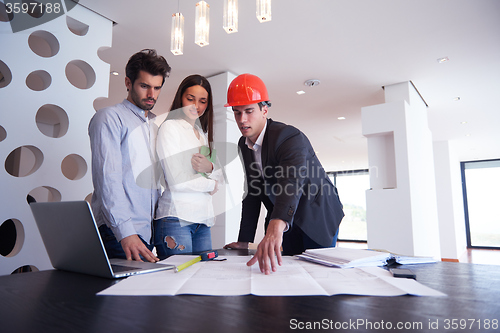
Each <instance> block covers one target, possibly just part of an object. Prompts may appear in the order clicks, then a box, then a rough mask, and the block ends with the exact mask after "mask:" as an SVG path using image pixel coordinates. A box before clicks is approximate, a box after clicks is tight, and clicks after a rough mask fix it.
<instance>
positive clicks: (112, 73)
mask: <svg viewBox="0 0 500 333" xmlns="http://www.w3.org/2000/svg"><path fill="white" fill-rule="evenodd" d="M111 75H114V76H118V75H120V73H118V72H117V71H112V72H111Z"/></svg>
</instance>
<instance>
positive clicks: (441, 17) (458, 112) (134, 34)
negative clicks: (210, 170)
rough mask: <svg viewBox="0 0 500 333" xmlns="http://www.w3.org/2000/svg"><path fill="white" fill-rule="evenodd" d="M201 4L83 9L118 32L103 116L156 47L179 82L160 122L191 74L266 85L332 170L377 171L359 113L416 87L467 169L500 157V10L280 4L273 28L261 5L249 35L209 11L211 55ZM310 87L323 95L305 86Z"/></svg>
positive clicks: (249, 6) (109, 54)
mask: <svg viewBox="0 0 500 333" xmlns="http://www.w3.org/2000/svg"><path fill="white" fill-rule="evenodd" d="M197 1H198V0H182V1H175V0H168V1H166V0H147V1H138V0H135V1H134V0H106V1H102V0H80V4H82V5H84V6H86V7H88V8H90V9H92V10H94V11H95V12H97V13H100V14H101V15H103V16H105V17H107V18H109V19H111V20H113V21H114V22H116V23H117V24H116V25H115V26H114V28H113V46H112V47H111V48H109V49H105V50H102V51H100V52H99V56H100V57H101V59H103V60H104V61H106V62H108V63H110V64H111V70H112V71H118V72H120V74H121V75H120V76H111V77H110V93H109V98H107V99H102V100H98V101H96V102H95V103H94V104H95V107H96V108H100V107H103V106H107V105H111V104H115V103H118V102H120V101H121V100H122V99H123V98H124V97H125V96H126V91H125V87H124V83H123V82H124V75H123V74H124V67H125V64H126V62H127V60H128V58H129V57H130V55H132V54H133V53H135V52H137V51H139V50H141V49H143V48H155V49H156V50H157V51H158V52H159V53H160V54H162V55H164V56H165V57H166V58H167V60H168V62H169V64H170V65H171V66H172V73H171V75H170V78H169V79H167V81H166V83H165V86H164V88H163V90H162V94H161V95H160V100H159V102H158V104H157V106H156V107H155V110H154V111H156V112H158V113H163V112H165V111H166V110H167V109H168V107H169V105H170V103H171V100H172V97H173V94H174V92H175V89H176V88H177V86H178V84H179V83H180V81H181V80H182V79H183V78H184V77H185V76H187V75H189V74H194V73H198V74H202V75H205V76H211V75H215V74H218V73H221V72H225V71H230V72H233V73H235V74H241V73H252V74H255V75H258V76H259V77H261V78H262V79H263V80H264V82H265V83H266V85H267V87H268V90H269V96H270V99H271V101H272V102H273V106H272V108H271V109H270V117H271V118H273V119H275V120H279V121H283V122H286V123H289V124H292V125H295V126H296V127H298V128H300V129H301V130H302V131H303V132H305V133H306V134H307V135H308V137H309V138H310V140H311V142H312V143H313V146H314V147H315V150H316V151H317V153H318V155H319V157H320V160H321V161H322V162H323V165H324V167H325V169H326V170H327V171H336V170H351V169H360V168H367V167H368V160H367V147H366V139H365V138H364V137H363V136H362V134H361V108H362V107H365V106H370V105H375V104H380V103H383V102H384V94H383V89H382V87H383V86H386V85H390V84H394V83H399V82H403V81H409V80H411V81H412V82H413V83H414V84H415V86H416V87H417V89H418V90H419V91H420V93H421V94H422V96H423V98H424V99H425V101H426V102H427V104H428V105H429V107H428V117H429V127H430V129H431V131H432V134H433V139H434V140H435V141H438V140H439V141H440V140H451V141H452V142H454V145H455V146H456V147H458V148H459V151H458V156H459V158H460V159H461V160H462V161H464V160H476V159H491V158H500V131H499V130H498V128H499V125H500V108H499V106H498V105H499V103H498V101H497V100H496V98H498V97H500V1H498V0H481V1H472V0H377V1H373V0H307V1H306V0H274V1H273V3H272V14H273V16H272V21H270V22H266V23H259V22H258V20H257V18H256V16H255V0H240V1H239V31H238V32H237V33H234V34H226V32H225V31H224V30H223V29H222V15H223V14H222V11H223V0H207V2H208V3H209V5H210V22H211V27H210V45H208V46H205V47H203V48H201V47H199V46H198V45H196V44H194V15H195V9H194V8H195V4H196V2H197ZM178 8H179V9H180V12H181V13H182V14H183V15H184V17H185V30H186V34H185V35H186V37H185V44H184V55H181V56H174V55H173V54H172V53H171V52H170V25H171V15H172V14H173V13H175V12H177V11H178ZM442 57H448V58H449V61H448V62H446V63H439V62H438V61H437V59H438V58H442ZM308 79H318V80H320V81H321V84H320V85H319V86H316V87H306V86H305V85H304V81H306V80H308ZM298 90H304V91H306V94H304V95H301V96H299V95H297V94H296V91H298ZM455 97H460V101H455V100H454V98H455ZM340 116H343V117H345V118H346V119H345V120H338V119H337V118H338V117H340ZM461 122H467V123H466V124H461Z"/></svg>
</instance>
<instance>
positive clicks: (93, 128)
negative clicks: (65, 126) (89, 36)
mask: <svg viewBox="0 0 500 333" xmlns="http://www.w3.org/2000/svg"><path fill="white" fill-rule="evenodd" d="M169 74H170V66H169V65H168V63H167V61H166V60H165V58H163V57H162V56H159V55H157V54H156V51H155V50H150V49H146V50H142V51H141V52H138V53H136V54H134V55H132V57H130V59H129V61H128V63H127V66H126V78H125V86H126V87H127V91H128V96H127V98H126V99H125V100H124V101H123V102H122V103H119V104H116V105H114V106H111V107H107V108H104V109H101V110H99V111H97V113H96V114H95V115H94V117H92V119H91V120H90V124H89V136H90V145H91V150H92V181H93V184H94V193H93V195H92V211H93V213H94V216H95V219H96V222H97V225H98V226H99V232H100V233H101V237H102V240H103V242H104V245H105V247H106V252H107V253H108V256H109V257H110V258H126V259H129V260H132V259H134V260H141V259H144V260H147V261H150V262H155V261H158V258H156V256H155V255H154V254H153V253H152V252H151V250H152V249H153V245H151V237H152V233H151V230H152V227H151V224H152V220H153V217H154V212H155V209H156V205H157V201H158V198H159V196H160V182H159V175H160V173H159V172H158V171H157V169H156V167H157V165H158V163H157V158H156V149H155V144H156V133H157V129H158V128H157V125H155V124H154V121H153V120H154V118H155V117H156V116H155V115H154V114H153V113H151V112H150V111H151V109H153V107H154V105H155V103H156V101H157V99H158V95H159V94H160V91H161V88H162V86H163V84H164V82H165V78H166V77H168V75H169Z"/></svg>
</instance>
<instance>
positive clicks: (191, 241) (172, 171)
mask: <svg viewBox="0 0 500 333" xmlns="http://www.w3.org/2000/svg"><path fill="white" fill-rule="evenodd" d="M213 118H214V115H213V106H212V89H211V88H210V84H209V82H208V80H207V79H206V78H205V77H203V76H201V75H190V76H188V77H186V78H185V79H184V80H183V81H182V82H181V84H180V86H179V88H178V89H177V92H176V94H175V97H174V100H173V102H172V106H171V107H170V112H169V114H168V116H167V118H166V120H165V121H164V122H163V123H162V125H161V126H160V128H159V130H158V138H157V148H156V149H157V153H158V158H159V159H160V163H161V166H162V169H163V174H164V176H165V180H166V188H165V191H164V192H163V193H162V196H161V198H160V199H159V201H158V208H157V210H156V219H155V221H154V243H155V246H156V251H157V254H158V256H159V257H164V256H169V255H173V254H179V253H199V252H203V251H208V250H211V249H212V238H211V233H210V227H211V226H212V225H213V224H214V221H215V216H214V209H213V205H212V195H213V194H214V193H215V192H217V189H218V186H219V185H220V184H221V182H222V181H223V177H222V172H221V170H220V169H216V170H214V169H215V163H212V162H211V161H210V160H209V159H211V160H212V161H215V149H214V148H213Z"/></svg>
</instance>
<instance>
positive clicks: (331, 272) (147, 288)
mask: <svg viewBox="0 0 500 333" xmlns="http://www.w3.org/2000/svg"><path fill="white" fill-rule="evenodd" d="M191 258H193V256H172V257H170V258H168V259H166V260H164V261H162V262H161V263H165V264H174V265H179V264H182V263H184V262H186V261H188V260H190V259H191ZM248 260H250V257H246V256H230V257H227V260H226V261H207V262H199V263H196V264H194V265H192V266H190V267H188V268H186V269H184V270H182V271H180V272H178V273H176V272H175V271H174V270H168V271H161V272H157V273H151V274H144V275H136V276H131V277H128V278H126V279H124V280H122V281H120V282H119V283H116V284H114V285H113V286H111V287H109V288H107V289H105V290H103V291H101V292H99V293H98V295H116V296H119V295H130V296H134V295H151V296H154V295H156V296H165V295H180V294H195V295H212V296H236V295H248V294H253V295H259V296H301V295H302V296H304V295H324V296H329V295H338V294H350V295H366V296H398V295H406V294H410V295H418V296H445V295H444V294H443V293H441V292H439V291H436V290H433V289H431V288H428V287H426V286H424V285H422V284H420V283H419V282H417V281H415V280H413V279H401V278H394V277H392V276H391V274H390V273H389V272H388V271H386V270H384V269H382V268H380V267H364V268H350V269H339V268H332V267H326V266H322V265H317V264H313V263H309V262H305V261H301V260H298V259H296V258H293V257H283V265H282V266H280V267H278V271H277V272H274V273H271V274H270V275H265V274H262V273H261V272H260V270H259V267H258V264H255V265H254V266H252V267H248V266H246V262H247V261H248Z"/></svg>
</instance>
